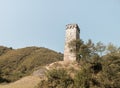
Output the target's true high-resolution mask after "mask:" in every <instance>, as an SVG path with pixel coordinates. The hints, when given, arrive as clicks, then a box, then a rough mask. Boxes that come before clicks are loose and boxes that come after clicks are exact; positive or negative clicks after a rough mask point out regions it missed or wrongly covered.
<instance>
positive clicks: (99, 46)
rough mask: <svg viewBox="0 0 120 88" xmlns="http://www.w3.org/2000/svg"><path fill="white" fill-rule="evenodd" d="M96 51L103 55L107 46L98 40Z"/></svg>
mask: <svg viewBox="0 0 120 88" xmlns="http://www.w3.org/2000/svg"><path fill="white" fill-rule="evenodd" d="M95 49H96V52H97V53H98V54H99V55H100V56H102V53H103V52H104V51H105V49H106V46H105V45H104V44H103V43H102V42H98V43H97V44H96V46H95Z"/></svg>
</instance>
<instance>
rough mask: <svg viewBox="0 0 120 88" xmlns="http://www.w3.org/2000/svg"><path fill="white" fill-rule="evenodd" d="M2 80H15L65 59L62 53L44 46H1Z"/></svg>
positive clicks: (0, 69) (0, 66)
mask: <svg viewBox="0 0 120 88" xmlns="http://www.w3.org/2000/svg"><path fill="white" fill-rule="evenodd" d="M0 52H1V54H0V76H1V79H0V82H4V81H5V82H13V81H16V80H18V79H19V78H22V77H24V76H26V75H29V74H31V73H32V72H33V71H34V70H35V69H37V68H39V67H41V66H45V65H47V64H50V63H52V62H55V61H60V60H62V59H63V55H62V54H61V53H57V52H55V51H53V50H49V49H47V48H43V47H26V48H22V49H12V48H7V47H3V46H1V47H0Z"/></svg>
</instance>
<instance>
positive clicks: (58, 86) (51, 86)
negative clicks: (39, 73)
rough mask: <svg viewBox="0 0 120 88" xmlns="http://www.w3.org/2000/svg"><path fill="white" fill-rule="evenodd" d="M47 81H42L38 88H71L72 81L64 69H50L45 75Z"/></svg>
mask: <svg viewBox="0 0 120 88" xmlns="http://www.w3.org/2000/svg"><path fill="white" fill-rule="evenodd" d="M47 78H48V79H47V80H43V81H42V82H41V83H40V84H39V87H38V88H73V82H74V81H73V79H72V78H71V77H70V76H69V75H68V74H67V71H66V70H64V69H52V70H50V71H48V73H47Z"/></svg>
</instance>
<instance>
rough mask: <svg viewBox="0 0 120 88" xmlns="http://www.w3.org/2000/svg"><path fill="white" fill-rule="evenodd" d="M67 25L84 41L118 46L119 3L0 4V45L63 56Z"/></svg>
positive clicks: (32, 0) (3, 0) (50, 0)
mask: <svg viewBox="0 0 120 88" xmlns="http://www.w3.org/2000/svg"><path fill="white" fill-rule="evenodd" d="M69 23H77V24H78V25H79V26H80V29H81V38H82V39H83V40H84V41H87V40H88V39H92V40H93V41H94V42H98V41H102V42H103V43H105V44H107V43H109V42H112V43H114V44H115V45H117V46H120V0H0V45H4V46H8V47H13V48H21V47H26V46H38V47H46V48H50V49H53V50H56V51H60V52H63V49H64V36H65V25H66V24H69Z"/></svg>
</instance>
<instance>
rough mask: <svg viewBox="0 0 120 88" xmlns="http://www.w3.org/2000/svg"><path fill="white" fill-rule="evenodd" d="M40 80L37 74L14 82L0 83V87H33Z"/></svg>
mask: <svg viewBox="0 0 120 88" xmlns="http://www.w3.org/2000/svg"><path fill="white" fill-rule="evenodd" d="M39 82H40V78H39V77H37V76H27V77H24V78H22V79H20V80H18V81H16V82H14V83H10V84H6V85H0V88H34V87H35V86H37V84H38V83H39Z"/></svg>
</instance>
